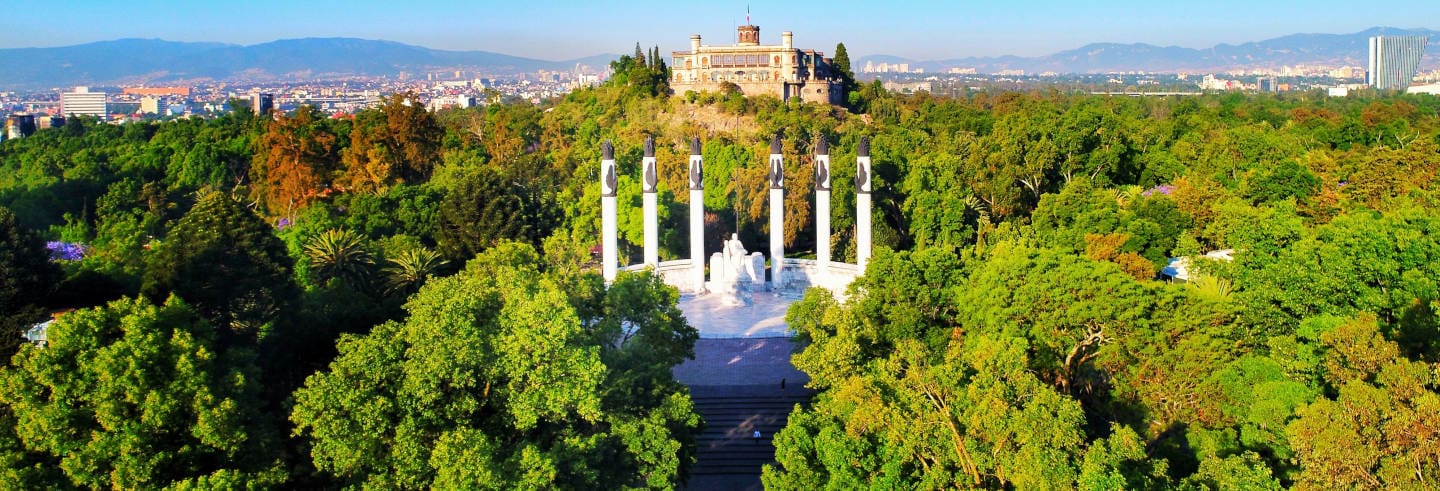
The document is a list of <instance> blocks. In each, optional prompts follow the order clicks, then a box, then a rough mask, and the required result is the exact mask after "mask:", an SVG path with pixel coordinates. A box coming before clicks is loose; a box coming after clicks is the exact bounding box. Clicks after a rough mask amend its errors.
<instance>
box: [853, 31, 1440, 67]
mask: <svg viewBox="0 0 1440 491" xmlns="http://www.w3.org/2000/svg"><path fill="white" fill-rule="evenodd" d="M1376 34H1393V35H1399V34H1424V35H1429V36H1430V43H1429V44H1428V45H1427V46H1426V48H1425V60H1424V61H1423V62H1422V64H1421V66H1422V67H1424V68H1427V69H1429V68H1440V31H1432V30H1429V29H1398V28H1393V27H1374V28H1370V29H1366V30H1364V31H1360V32H1357V33H1353V34H1291V35H1289V36H1282V37H1278V38H1274V39H1267V40H1264V41H1255V42H1249V43H1244V44H1238V45H1231V44H1219V45H1216V46H1214V47H1211V48H1208V49H1192V48H1181V47H1178V46H1155V45H1152V44H1144V43H1133V44H1118V43H1093V44H1087V45H1085V46H1083V47H1080V48H1077V49H1072V50H1068V51H1061V52H1059V53H1054V54H1051V55H1047V56H1038V57H1019V56H1000V57H972V58H956V59H949V60H932V61H915V60H906V59H904V58H900V57H896V56H891V55H870V56H862V57H859V58H857V61H856V62H852V66H853V67H854V68H855V69H856V71H857V72H858V71H859V69H860V68H863V67H864V66H865V63H866V62H867V61H870V62H874V63H881V62H887V63H896V62H900V63H909V64H910V67H911V68H912V69H914V68H924V69H925V71H927V72H936V71H941V70H944V69H946V68H950V67H971V68H975V69H976V70H978V71H980V72H982V73H985V72H990V73H993V72H997V71H1000V70H1017V69H1018V70H1025V71H1026V72H1027V73H1040V72H1047V71H1048V72H1057V73H1104V72H1119V71H1147V72H1176V71H1194V72H1204V71H1224V70H1230V69H1236V68H1279V67H1281V66H1284V65H1292V66H1293V65H1299V64H1325V65H1348V66H1362V67H1363V66H1365V63H1366V56H1367V55H1366V53H1365V49H1366V44H1367V43H1368V39H1369V38H1370V36H1374V35H1376Z"/></svg>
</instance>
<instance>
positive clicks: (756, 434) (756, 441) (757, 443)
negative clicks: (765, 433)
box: [751, 430, 760, 445]
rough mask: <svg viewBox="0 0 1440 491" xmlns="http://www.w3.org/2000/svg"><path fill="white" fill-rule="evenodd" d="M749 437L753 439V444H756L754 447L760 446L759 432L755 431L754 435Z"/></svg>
mask: <svg viewBox="0 0 1440 491" xmlns="http://www.w3.org/2000/svg"><path fill="white" fill-rule="evenodd" d="M751 436H753V437H755V444H756V445H759V444H760V430H755V434H754V435H751Z"/></svg>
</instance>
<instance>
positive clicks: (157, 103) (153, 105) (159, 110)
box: [140, 97, 170, 116]
mask: <svg viewBox="0 0 1440 491" xmlns="http://www.w3.org/2000/svg"><path fill="white" fill-rule="evenodd" d="M169 110H170V104H169V103H167V102H165V99H163V98H160V97H146V98H144V99H140V112H141V113H142V114H155V115H159V116H165V115H166V114H165V113H166V112H167V111H169Z"/></svg>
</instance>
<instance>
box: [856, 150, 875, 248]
mask: <svg viewBox="0 0 1440 491" xmlns="http://www.w3.org/2000/svg"><path fill="white" fill-rule="evenodd" d="M871 177H872V176H871V174H870V139H869V138H866V137H860V149H859V151H858V152H857V157H856V158H855V265H856V266H858V267H859V270H860V271H859V273H860V274H865V264H866V263H869V262H870V189H871V182H872V181H873V180H874V179H871Z"/></svg>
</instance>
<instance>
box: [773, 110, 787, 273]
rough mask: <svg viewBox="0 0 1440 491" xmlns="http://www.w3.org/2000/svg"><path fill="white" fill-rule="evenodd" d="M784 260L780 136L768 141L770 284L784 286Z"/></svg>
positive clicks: (782, 166)
mask: <svg viewBox="0 0 1440 491" xmlns="http://www.w3.org/2000/svg"><path fill="white" fill-rule="evenodd" d="M784 259H785V157H784V156H783V155H782V154H781V153H780V134H779V133H776V134H775V137H774V138H772V139H771V140H770V284H771V285H773V286H774V287H775V288H776V289H779V288H781V287H783V286H784V285H785V282H784V277H783V276H782V275H781V273H782V272H783V270H784V266H783V264H782V263H783V262H784Z"/></svg>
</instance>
